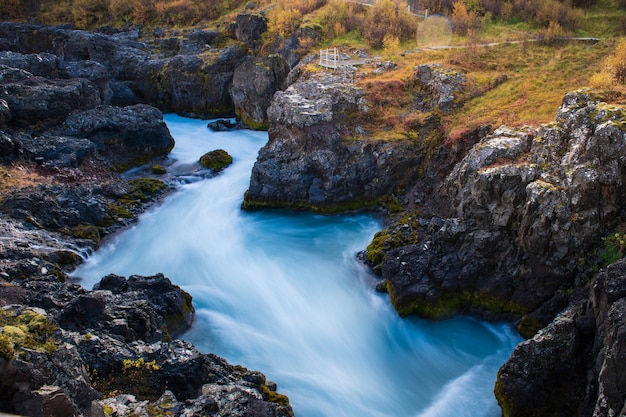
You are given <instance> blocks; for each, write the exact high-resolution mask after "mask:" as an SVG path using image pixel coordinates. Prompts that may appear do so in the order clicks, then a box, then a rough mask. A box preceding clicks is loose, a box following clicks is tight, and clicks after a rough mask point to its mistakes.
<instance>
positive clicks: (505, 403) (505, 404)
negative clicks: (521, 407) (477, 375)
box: [493, 375, 513, 417]
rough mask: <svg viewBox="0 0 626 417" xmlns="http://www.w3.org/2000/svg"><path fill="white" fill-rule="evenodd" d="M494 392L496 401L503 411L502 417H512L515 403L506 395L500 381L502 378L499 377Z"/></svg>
mask: <svg viewBox="0 0 626 417" xmlns="http://www.w3.org/2000/svg"><path fill="white" fill-rule="evenodd" d="M493 392H494V394H495V396H496V400H497V401H498V404H499V405H500V408H501V409H502V417H510V416H511V412H512V410H513V402H512V401H511V399H510V398H508V396H506V395H505V392H504V389H503V385H502V381H500V376H499V375H498V377H497V379H496V385H495V386H494V389H493Z"/></svg>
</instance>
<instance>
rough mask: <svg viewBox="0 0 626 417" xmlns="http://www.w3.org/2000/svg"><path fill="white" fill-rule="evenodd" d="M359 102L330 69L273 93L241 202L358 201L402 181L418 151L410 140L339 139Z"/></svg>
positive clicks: (371, 199)
mask: <svg viewBox="0 0 626 417" xmlns="http://www.w3.org/2000/svg"><path fill="white" fill-rule="evenodd" d="M362 106H364V100H363V93H362V92H361V90H359V89H358V88H356V87H354V85H352V84H351V83H350V82H343V81H337V79H336V78H334V77H333V76H331V75H322V76H321V78H312V79H309V80H300V81H298V82H297V83H296V84H293V85H291V86H290V87H289V88H287V89H286V90H285V91H279V92H277V93H276V94H275V95H274V100H273V101H272V104H271V106H270V108H269V109H268V119H269V123H270V129H269V137H270V139H269V142H268V144H267V145H266V146H264V147H263V148H262V149H261V151H260V152H259V157H258V159H257V161H256V163H255V165H254V168H253V169H252V175H251V180H250V187H249V189H248V191H247V192H246V196H245V199H244V207H249V208H252V207H263V206H274V207H276V206H278V207H293V208H308V209H314V210H322V211H338V210H345V209H349V208H361V207H367V206H371V205H374V204H375V203H376V202H377V200H378V199H380V198H382V197H384V196H387V195H390V194H391V193H393V192H394V190H396V189H397V187H399V186H401V184H407V183H408V182H409V181H410V180H411V179H412V178H414V177H415V175H416V172H417V169H418V165H419V161H420V160H421V158H422V152H421V150H420V147H419V146H417V145H416V144H415V143H414V142H411V141H408V140H407V141H401V140H398V141H394V142H393V143H389V142H384V141H367V140H350V141H346V140H344V139H343V131H344V129H345V125H346V118H348V117H350V114H354V113H355V112H358V111H360V110H364V108H362Z"/></svg>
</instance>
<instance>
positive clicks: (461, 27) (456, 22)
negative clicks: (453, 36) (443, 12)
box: [452, 0, 480, 35]
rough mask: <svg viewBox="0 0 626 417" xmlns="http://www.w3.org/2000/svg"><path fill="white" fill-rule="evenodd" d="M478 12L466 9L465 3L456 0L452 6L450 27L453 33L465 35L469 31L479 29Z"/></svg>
mask: <svg viewBox="0 0 626 417" xmlns="http://www.w3.org/2000/svg"><path fill="white" fill-rule="evenodd" d="M479 10H480V9H476V8H472V7H468V5H467V4H466V2H465V1H463V0H457V1H456V2H455V3H454V5H453V6H452V25H453V27H454V32H455V33H457V34H459V35H466V34H467V33H468V32H469V31H472V30H477V29H479V28H480V16H479V13H480V12H479Z"/></svg>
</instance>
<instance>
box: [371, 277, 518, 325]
mask: <svg viewBox="0 0 626 417" xmlns="http://www.w3.org/2000/svg"><path fill="white" fill-rule="evenodd" d="M382 286H383V289H385V290H386V291H387V292H388V293H389V299H390V301H391V304H392V305H393V306H394V308H395V310H396V311H397V312H398V314H399V315H400V316H402V317H407V316H411V315H416V316H419V317H423V318H427V319H431V320H440V319H445V318H448V317H451V316H453V315H454V314H456V313H458V312H459V311H463V310H467V309H469V308H470V307H472V308H478V309H481V310H484V311H490V312H493V313H497V314H515V315H523V314H526V313H528V308H525V307H524V306H521V305H519V304H516V303H513V302H511V301H507V300H502V299H500V298H499V297H496V296H494V295H491V294H487V293H482V292H475V291H473V290H461V291H441V293H440V294H439V295H438V296H437V297H425V296H420V297H416V298H414V299H413V300H411V301H409V302H407V301H404V300H402V301H400V300H398V298H397V295H396V294H395V292H394V289H393V285H391V283H390V282H389V281H387V280H385V281H383V283H382Z"/></svg>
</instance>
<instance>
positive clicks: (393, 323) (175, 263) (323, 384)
mask: <svg viewBox="0 0 626 417" xmlns="http://www.w3.org/2000/svg"><path fill="white" fill-rule="evenodd" d="M166 121H167V124H168V126H169V128H170V131H171V132H172V135H173V136H174V138H175V139H176V146H175V148H174V150H173V151H172V153H171V158H173V159H174V160H175V163H174V165H173V166H172V167H170V168H169V170H170V172H183V171H185V170H188V168H189V167H190V166H192V165H193V164H195V163H196V162H197V161H198V159H199V157H200V156H201V155H202V154H204V153H205V152H207V151H210V150H214V149H224V150H226V151H227V152H228V153H230V154H231V155H232V156H233V158H234V163H233V165H231V166H230V167H228V168H226V169H225V170H224V171H223V172H222V173H220V174H219V175H217V176H215V177H213V178H208V179H200V178H199V177H198V178H194V177H193V176H188V177H183V178H181V185H180V186H179V187H178V188H179V189H178V190H177V191H176V192H175V193H173V194H172V195H170V196H169V197H167V198H166V199H165V201H164V202H163V203H162V204H159V206H158V207H155V208H153V209H152V210H150V211H149V212H147V213H145V214H144V215H142V216H141V218H140V221H139V222H138V223H137V224H136V225H135V226H134V227H132V228H130V229H129V230H126V231H124V232H122V233H120V234H118V235H116V236H115V237H114V238H112V239H110V240H108V241H107V242H106V243H105V244H104V245H103V246H102V247H101V249H99V250H98V251H97V252H96V253H95V254H94V255H92V256H91V257H90V258H89V259H87V261H86V262H85V263H84V264H83V265H81V266H80V268H79V269H78V270H77V271H76V272H75V273H74V274H73V275H74V276H76V277H80V278H82V279H83V281H82V285H83V286H85V287H87V288H91V287H92V286H93V284H95V283H96V282H98V281H99V280H100V278H102V277H103V276H104V275H106V274H108V273H116V274H119V275H123V276H130V275H132V274H139V275H152V274H155V273H158V272H163V273H164V274H165V275H166V276H167V277H169V278H170V279H171V280H172V281H173V282H174V283H175V284H178V285H180V286H181V287H183V288H184V289H185V290H186V291H188V292H189V293H190V294H191V295H192V296H193V299H194V305H195V308H196V319H195V322H194V325H193V327H192V329H191V330H190V331H188V332H187V333H185V334H184V335H183V336H182V338H183V339H186V340H189V341H190V342H192V343H194V344H195V345H196V346H197V347H198V348H199V349H200V350H201V351H203V352H213V353H216V354H217V355H220V356H223V357H225V358H226V359H227V360H228V361H229V362H231V363H235V364H241V365H243V366H245V367H247V368H250V369H255V370H259V371H261V372H263V373H264V374H265V375H266V376H267V377H268V379H269V380H272V381H275V382H277V383H278V392H280V393H283V394H286V395H288V396H289V399H290V402H291V405H292V407H293V409H294V412H295V415H296V416H297V417H383V416H384V417H414V416H415V417H417V416H420V417H439V416H441V417H444V416H455V417H463V416H467V417H499V416H500V409H499V407H498V405H497V403H496V400H495V397H494V395H493V386H494V382H495V376H496V372H497V370H498V368H499V367H500V366H501V365H502V364H503V363H504V361H505V360H506V358H507V357H508V356H509V354H510V353H511V352H512V350H513V348H514V346H515V345H516V344H517V343H519V341H520V340H521V339H520V337H519V336H518V335H517V334H516V333H515V332H514V331H513V330H512V329H511V327H510V326H509V325H507V324H489V323H484V322H481V321H479V320H475V319H471V318H465V317H458V318H454V319H452V320H446V321H442V322H430V321H424V320H420V319H417V318H409V319H401V318H399V317H398V316H397V314H396V313H395V311H394V310H393V308H392V307H391V305H390V303H389V300H388V296H386V295H385V294H378V293H376V292H375V291H374V283H375V281H376V279H375V277H373V276H372V275H371V274H370V273H369V272H368V271H367V269H366V268H364V267H363V266H362V265H361V264H360V263H359V262H358V261H357V260H356V259H355V255H356V253H357V252H358V251H359V250H362V249H364V248H365V247H366V246H367V244H368V243H369V241H370V240H371V238H372V237H373V235H374V233H375V232H376V231H377V230H379V229H380V228H381V225H380V223H379V222H378V221H377V220H376V219H375V218H374V217H372V216H369V215H366V214H359V215H341V216H320V215H315V214H307V213H301V212H297V213H295V212H288V211H278V210H266V211H253V212H246V211H242V210H241V209H240V204H241V201H242V198H243V193H244V192H245V190H246V189H247V187H248V185H249V178H250V171H251V169H252V165H253V164H254V161H255V159H256V156H257V153H258V150H259V148H260V147H261V146H263V145H264V144H265V143H266V141H267V133H262V132H251V131H232V132H220V133H214V132H211V131H210V130H209V129H207V127H206V121H201V120H193V119H185V118H182V117H178V116H173V115H167V116H166Z"/></svg>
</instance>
